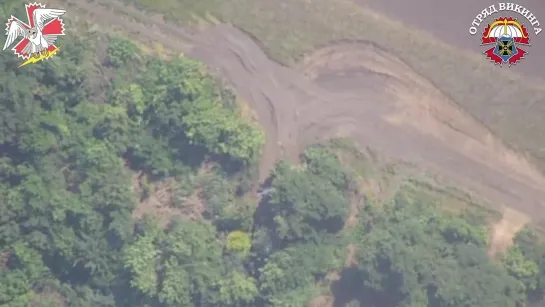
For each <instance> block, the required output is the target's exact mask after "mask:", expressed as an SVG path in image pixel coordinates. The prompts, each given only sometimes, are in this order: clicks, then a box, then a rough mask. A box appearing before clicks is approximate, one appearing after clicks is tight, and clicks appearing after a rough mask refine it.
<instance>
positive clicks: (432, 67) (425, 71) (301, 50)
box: [126, 0, 545, 169]
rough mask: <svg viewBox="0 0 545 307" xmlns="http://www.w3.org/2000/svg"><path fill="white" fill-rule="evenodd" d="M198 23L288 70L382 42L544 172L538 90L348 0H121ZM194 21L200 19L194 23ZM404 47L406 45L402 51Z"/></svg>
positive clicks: (541, 93)
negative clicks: (242, 35)
mask: <svg viewBox="0 0 545 307" xmlns="http://www.w3.org/2000/svg"><path fill="white" fill-rule="evenodd" d="M126 1H130V2H131V3H133V4H136V5H138V6H140V7H144V8H147V9H151V10H154V11H156V12H159V13H162V14H164V15H165V17H166V19H167V20H171V21H176V22H179V23H184V24H198V23H199V22H198V20H199V19H201V18H203V19H208V18H206V16H214V17H215V18H218V19H219V20H222V21H224V22H229V23H232V24H234V25H235V26H237V27H238V28H240V29H242V30H244V31H245V32H247V33H248V34H250V35H251V36H252V37H254V38H256V39H257V40H258V41H259V42H260V43H261V44H262V45H263V47H264V49H265V50H266V52H267V53H268V54H269V56H270V57H271V58H273V59H275V60H277V61H279V62H281V63H283V64H286V65H291V64H294V63H296V62H297V61H298V60H300V59H301V58H302V57H303V56H304V54H305V53H307V52H309V51H312V50H313V49H315V48H317V47H320V46H324V45H327V44H330V43H332V42H335V41H341V40H364V41H369V42H373V43H376V44H379V45H381V46H382V47H384V48H386V49H388V50H390V51H391V52H392V53H394V54H396V55H397V56H399V57H400V58H401V59H402V60H404V61H405V62H406V63H407V64H408V65H410V66H411V67H413V69H415V71H417V72H418V73H420V74H422V75H423V76H425V77H427V78H428V79H430V80H433V82H434V83H435V84H436V85H437V87H438V88H439V89H441V90H442V91H443V92H444V93H445V94H446V95H447V96H449V97H451V98H452V99H453V100H454V101H455V102H456V103H457V104H458V105H460V106H461V107H462V108H463V109H465V110H466V111H467V112H469V113H470V114H471V115H472V116H473V117H475V118H476V119H477V120H479V121H480V122H482V123H483V124H485V125H486V126H487V127H488V128H489V129H491V131H492V132H493V133H494V134H496V135H498V136H499V137H501V138H502V139H504V140H505V141H506V142H507V143H508V144H509V145H510V146H511V147H513V148H515V149H517V150H519V151H522V152H527V153H529V154H530V155H531V156H533V157H534V158H537V159H538V160H540V161H538V164H539V165H540V166H541V167H542V169H545V151H544V150H542V148H544V147H545V144H544V143H545V140H544V139H543V137H542V136H543V135H545V122H544V121H543V114H545V104H543V103H541V102H543V101H545V88H544V87H542V86H540V85H537V84H529V83H526V82H524V81H523V80H522V79H521V78H520V77H518V76H515V75H513V74H512V73H511V72H510V71H508V70H501V71H498V69H497V67H494V66H493V65H491V64H490V63H488V62H487V61H486V60H485V59H484V58H483V57H482V56H481V55H476V54H473V53H469V52H467V53H463V52H460V51H459V50H458V49H456V50H454V49H452V47H449V46H448V45H446V44H444V43H442V42H439V41H437V40H435V39H434V38H433V37H431V36H430V35H427V34H424V33H422V32H419V31H411V29H408V28H407V26H406V25H405V24H402V23H399V22H396V21H392V20H388V19H386V18H384V17H383V16H382V15H379V14H377V13H374V12H371V11H369V10H366V9H362V8H360V7H359V6H357V4H355V3H353V2H352V1H350V0H312V1H308V0H292V1H278V0H262V1H255V0H231V1H224V0H199V1H194V0H164V1H152V0H126ZM195 16H200V17H199V18H196V17H195ZM407 46H410V48H407Z"/></svg>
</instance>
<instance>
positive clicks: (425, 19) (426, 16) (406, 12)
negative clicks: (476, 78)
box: [354, 0, 545, 79]
mask: <svg viewBox="0 0 545 307" xmlns="http://www.w3.org/2000/svg"><path fill="white" fill-rule="evenodd" d="M354 1H355V2H356V3H358V4H360V5H362V6H368V7H370V8H372V9H375V10H377V11H380V12H382V13H385V14H386V15H388V16H391V17H393V18H394V19H397V20H399V21H401V22H403V23H406V24H407V25H410V26H415V27H417V28H420V29H422V30H424V31H427V32H431V33H433V34H434V35H435V36H436V37H437V39H439V40H443V41H445V42H447V43H450V44H452V45H454V46H460V47H463V48H465V49H467V50H472V51H475V52H478V53H482V52H483V51H484V50H485V49H487V48H484V47H483V46H480V37H479V35H474V36H472V35H470V34H469V27H471V22H472V21H473V19H474V18H475V16H476V15H477V14H478V13H479V12H481V11H482V10H483V9H484V8H486V7H488V6H490V5H492V4H496V6H497V3H498V2H511V3H516V4H519V5H522V6H524V7H525V8H527V9H529V10H530V11H531V12H532V13H533V14H534V15H535V16H537V18H538V20H539V21H540V23H541V28H543V29H545V1H543V0H517V1H493V0H486V1H483V0H479V1H475V0H458V1H446V0H442V1H437V0H416V1H399V0H354ZM504 15H505V14H504ZM500 16H502V14H495V15H493V16H491V17H488V18H487V19H485V21H484V22H483V25H484V27H486V24H488V23H490V22H491V21H492V20H493V19H494V18H498V17H500ZM506 17H513V18H519V20H520V21H521V22H522V23H523V24H524V25H526V26H527V27H529V28H533V27H530V25H529V24H528V21H527V20H526V19H525V18H524V17H522V16H521V15H519V14H513V15H509V16H506ZM483 25H481V27H480V28H479V30H480V31H483V30H484V27H483ZM530 43H531V45H532V46H531V47H528V48H526V51H528V52H529V53H528V56H527V58H526V59H524V60H523V61H521V62H520V63H518V64H517V65H515V66H512V67H510V68H507V67H504V69H512V70H514V71H516V72H518V73H520V74H521V75H529V76H534V77H539V78H543V79H545V70H544V69H543V68H544V67H545V65H544V64H543V59H542V57H543V54H545V31H543V32H541V33H540V34H539V35H538V36H535V35H533V33H531V36H530ZM483 60H486V58H485V57H484V55H483ZM491 65H492V64H491ZM498 69H500V68H498Z"/></svg>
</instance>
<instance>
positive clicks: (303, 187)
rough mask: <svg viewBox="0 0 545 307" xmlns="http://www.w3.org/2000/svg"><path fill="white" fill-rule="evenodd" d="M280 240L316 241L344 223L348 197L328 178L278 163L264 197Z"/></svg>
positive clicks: (335, 230) (336, 229)
mask: <svg viewBox="0 0 545 307" xmlns="http://www.w3.org/2000/svg"><path fill="white" fill-rule="evenodd" d="M266 202H267V203H266V206H267V207H266V208H267V209H268V210H270V214H268V215H269V216H271V217H272V223H273V225H274V226H273V227H274V229H275V234H276V235H277V236H278V238H279V239H280V240H286V241H294V240H304V241H319V240H320V237H321V236H322V234H325V233H335V232H337V231H338V230H339V229H340V228H341V227H342V225H343V223H344V219H345V217H346V214H347V207H348V201H347V199H346V197H345V196H344V191H342V190H339V189H338V188H337V187H335V186H334V185H333V184H332V182H331V181H330V179H329V178H327V177H320V176H318V175H316V174H313V173H312V172H310V171H308V170H299V169H296V168H294V167H292V166H290V165H288V164H287V163H282V162H281V163H279V164H277V166H276V168H275V169H274V171H273V175H272V180H271V186H270V192H269V194H268V195H267V198H266Z"/></svg>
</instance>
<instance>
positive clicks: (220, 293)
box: [0, 37, 545, 307]
mask: <svg viewBox="0 0 545 307" xmlns="http://www.w3.org/2000/svg"><path fill="white" fill-rule="evenodd" d="M79 39H81V38H79ZM63 43H64V45H63V51H62V53H60V54H59V56H57V57H56V58H55V59H54V60H50V61H45V62H43V63H40V64H38V65H32V66H31V67H28V68H26V67H25V68H24V69H17V68H16V67H17V65H18V64H19V63H18V62H17V61H18V60H17V59H16V58H15V57H14V56H13V55H12V54H10V53H9V52H2V53H1V54H0V65H1V66H2V67H1V68H2V70H3V71H4V74H3V75H2V77H1V81H0V86H1V91H0V95H1V98H0V100H1V104H0V108H1V115H0V116H1V117H0V129H1V131H0V149H1V150H0V154H1V156H0V177H1V181H0V210H1V213H2V214H1V215H0V270H1V271H0V306H5V307H27V306H42V307H45V306H51V307H53V306H71V307H88V306H93V307H94V306H97V307H129V306H133V307H139V306H140V307H144V306H147V307H174V306H184V307H185V306H188V307H205V306H225V307H230V306H232V307H234V306H240V307H245V306H248V307H249V306H258V307H259V306H263V307H264V306H271V307H272V306H274V307H299V306H306V304H307V302H308V301H309V300H311V299H313V298H316V297H318V296H320V295H330V294H332V295H334V296H335V297H336V304H337V305H338V306H365V307H370V306H376V307H379V306H380V307H397V306H399V307H426V306H428V307H491V306H494V307H516V306H524V305H526V304H527V302H536V301H540V300H541V299H542V297H543V291H545V246H544V245H542V244H541V243H539V239H538V236H537V235H536V234H535V233H534V232H533V231H532V230H531V229H529V228H526V229H524V230H523V231H521V232H520V233H519V234H518V236H517V237H516V240H515V244H514V245H513V246H512V247H511V248H510V249H509V251H508V252H507V253H506V254H505V255H504V256H503V258H502V259H501V261H494V260H492V259H490V258H489V257H488V255H487V251H486V247H487V242H486V241H487V234H486V228H485V226H486V225H481V224H478V223H470V222H468V221H466V220H465V219H463V218H461V217H458V216H455V215H452V214H447V213H445V212H443V211H441V210H440V208H436V207H434V206H432V205H430V204H426V203H422V202H420V201H418V200H414V199H408V198H407V197H405V196H404V195H397V196H396V197H395V199H393V200H392V201H390V202H386V203H372V202H370V201H368V202H366V205H365V207H364V208H362V209H361V212H360V218H359V223H358V224H357V225H356V226H354V227H352V228H347V227H345V224H346V219H347V216H348V214H349V204H350V201H351V199H350V197H349V196H348V195H349V193H348V191H349V190H351V189H354V186H357V184H356V183H355V182H356V180H357V179H356V178H355V174H354V173H353V172H352V170H350V169H347V168H345V167H344V166H343V164H342V163H341V162H340V160H339V159H338V158H337V157H336V155H335V154H334V152H333V151H331V150H330V149H329V148H328V147H325V146H313V147H310V148H308V149H307V150H306V151H305V153H304V154H303V155H302V157H301V164H300V165H292V164H290V163H288V162H284V161H281V162H279V163H278V164H277V165H276V167H275V168H274V170H273V171H272V172H271V174H270V177H269V180H268V181H267V183H266V185H264V186H263V187H261V192H260V197H259V200H256V198H255V197H248V195H249V194H251V193H248V192H249V191H251V188H252V186H253V185H254V184H256V183H255V180H256V179H255V169H256V168H255V165H256V163H257V162H258V159H259V155H260V150H261V146H262V144H263V140H264V136H263V133H262V132H261V131H260V130H259V128H258V127H257V126H256V125H254V124H253V123H252V122H250V121H248V120H246V119H245V118H243V117H241V116H240V114H239V112H238V111H237V106H236V100H235V96H234V95H233V94H232V93H231V92H230V91H229V90H227V89H225V88H224V87H222V86H221V85H220V84H219V83H218V82H216V81H215V79H213V78H211V77H209V76H208V75H206V73H205V72H204V70H203V67H202V66H201V65H200V64H199V63H197V62H194V61H191V60H189V59H185V58H181V59H172V60H168V61H167V60H162V59H158V58H154V57H152V56H150V55H145V54H143V53H142V52H140V51H139V50H138V48H136V47H135V46H134V45H133V44H131V43H130V42H128V41H126V40H122V39H115V38H114V39H110V40H108V46H107V47H106V48H103V49H104V51H105V52H104V54H105V55H104V56H103V57H100V56H99V55H97V54H98V53H100V52H98V51H100V50H101V46H100V45H99V44H98V43H97V46H93V48H89V46H88V45H86V44H87V43H88V42H84V41H83V40H78V38H77V37H71V39H70V40H68V39H66V40H65V41H63ZM167 179H168V180H171V182H173V183H172V185H171V189H170V193H171V194H172V197H171V198H172V202H171V203H169V204H168V205H169V206H171V207H172V208H173V211H172V212H177V213H180V214H172V220H171V221H167V222H168V223H165V222H164V221H162V220H160V219H158V218H157V217H154V216H153V214H151V215H144V216H143V217H136V216H135V215H134V211H135V210H136V209H137V208H138V206H140V205H141V203H143V202H144V201H145V200H146V199H149V198H150V197H152V196H153V194H154V193H155V191H156V187H157V186H159V185H160V184H161V183H163V182H165V180H167ZM195 195H196V196H197V198H198V199H199V202H200V203H201V204H202V208H201V207H199V208H194V207H193V206H190V205H189V203H190V200H191V198H192V197H194V196H195ZM182 213H187V214H182ZM349 245H350V246H353V247H355V248H354V251H355V253H354V254H353V255H349V253H348V249H347V246H349ZM347 258H352V259H349V260H350V261H348V262H350V263H348V264H347V263H346V262H347V261H346V260H347ZM335 274H337V275H338V278H331V276H332V275H335ZM332 280H333V281H332Z"/></svg>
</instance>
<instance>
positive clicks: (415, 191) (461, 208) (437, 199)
mask: <svg viewBox="0 0 545 307" xmlns="http://www.w3.org/2000/svg"><path fill="white" fill-rule="evenodd" d="M399 192H400V193H401V194H403V195H406V196H408V197H409V199H412V200H415V201H420V202H422V203H426V204H430V205H436V206H438V207H440V208H442V209H444V210H447V211H449V212H452V213H454V214H461V215H462V216H464V217H465V218H466V219H468V220H469V221H473V222H475V223H481V222H484V223H487V224H491V223H494V222H497V221H499V220H500V219H501V213H500V212H499V211H497V210H495V209H494V208H492V206H491V205H488V204H485V203H484V202H481V201H480V200H476V199H474V198H473V197H471V195H469V194H468V193H466V192H464V191H461V190H460V189H457V188H455V187H449V186H443V185H441V186H440V185H435V184H433V183H431V182H429V181H425V180H421V179H416V178H409V179H407V180H406V181H404V184H403V185H402V186H401V188H400V190H399Z"/></svg>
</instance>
